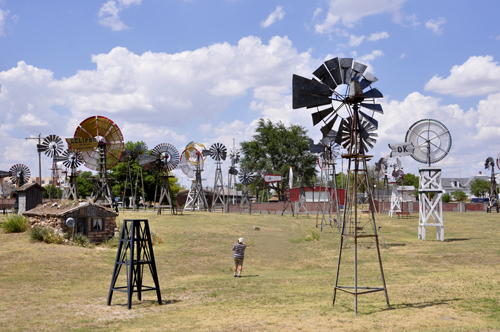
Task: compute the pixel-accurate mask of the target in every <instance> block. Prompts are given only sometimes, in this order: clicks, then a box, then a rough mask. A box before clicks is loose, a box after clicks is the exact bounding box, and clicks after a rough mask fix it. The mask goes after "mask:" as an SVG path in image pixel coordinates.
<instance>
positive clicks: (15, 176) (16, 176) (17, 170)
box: [9, 164, 31, 212]
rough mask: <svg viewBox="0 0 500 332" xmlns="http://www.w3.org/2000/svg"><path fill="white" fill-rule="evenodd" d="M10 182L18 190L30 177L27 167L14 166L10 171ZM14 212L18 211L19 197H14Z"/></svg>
mask: <svg viewBox="0 0 500 332" xmlns="http://www.w3.org/2000/svg"><path fill="white" fill-rule="evenodd" d="M9 173H10V180H11V181H12V183H14V184H15V186H16V188H20V187H22V186H23V185H25V184H26V183H28V180H29V179H30V177H31V171H30V169H29V168H28V166H26V165H24V164H15V165H13V166H12V167H11V168H10V170H9ZM14 211H15V212H17V211H19V195H17V196H16V201H15V202H14Z"/></svg>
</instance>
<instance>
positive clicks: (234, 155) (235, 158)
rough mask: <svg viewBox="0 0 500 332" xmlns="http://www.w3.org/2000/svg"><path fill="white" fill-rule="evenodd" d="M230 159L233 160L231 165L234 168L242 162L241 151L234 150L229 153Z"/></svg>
mask: <svg viewBox="0 0 500 332" xmlns="http://www.w3.org/2000/svg"><path fill="white" fill-rule="evenodd" d="M229 158H230V159H231V164H232V165H233V166H234V165H236V164H237V163H239V162H240V150H238V149H234V148H233V149H232V150H231V152H230V153H229Z"/></svg>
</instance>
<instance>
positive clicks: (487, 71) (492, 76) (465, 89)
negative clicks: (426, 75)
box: [425, 55, 500, 97]
mask: <svg viewBox="0 0 500 332" xmlns="http://www.w3.org/2000/svg"><path fill="white" fill-rule="evenodd" d="M425 90H428V91H433V92H438V93H442V94H450V95H452V96H455V97H469V96H480V95H488V94H492V93H497V92H500V66H499V65H498V63H497V62H494V61H493V57H492V56H489V55H487V56H472V57H470V58H469V59H468V60H467V61H466V62H465V63H464V64H462V65H460V66H453V67H452V68H451V70H450V75H449V76H448V77H447V78H442V77H439V76H437V75H435V76H434V77H432V78H431V79H430V81H429V82H427V84H426V85H425Z"/></svg>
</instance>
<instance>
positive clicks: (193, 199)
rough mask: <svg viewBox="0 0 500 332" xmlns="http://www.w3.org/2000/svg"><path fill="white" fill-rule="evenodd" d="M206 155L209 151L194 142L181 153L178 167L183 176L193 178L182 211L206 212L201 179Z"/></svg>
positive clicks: (206, 203)
mask: <svg viewBox="0 0 500 332" xmlns="http://www.w3.org/2000/svg"><path fill="white" fill-rule="evenodd" d="M208 154H210V151H209V150H206V149H205V146H204V145H203V144H201V143H194V142H191V143H189V144H188V145H187V146H186V149H185V150H184V152H182V155H181V162H180V164H179V166H180V167H181V170H182V171H183V172H184V174H186V175H187V176H188V177H190V178H194V180H193V181H192V185H191V189H190V190H189V193H188V197H187V199H186V204H185V205H184V211H187V210H192V211H206V210H207V209H208V202H207V198H206V196H205V191H204V190H203V184H202V179H201V172H203V166H204V162H205V159H206V156H207V155H208Z"/></svg>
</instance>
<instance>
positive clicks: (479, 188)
mask: <svg viewBox="0 0 500 332" xmlns="http://www.w3.org/2000/svg"><path fill="white" fill-rule="evenodd" d="M470 192H471V194H472V195H474V196H476V197H484V196H485V195H486V194H487V193H489V192H490V182H489V181H486V180H482V179H479V178H476V179H474V181H472V182H471V184H470Z"/></svg>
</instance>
